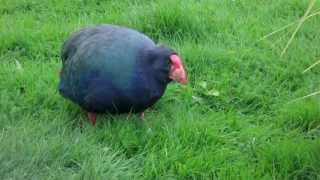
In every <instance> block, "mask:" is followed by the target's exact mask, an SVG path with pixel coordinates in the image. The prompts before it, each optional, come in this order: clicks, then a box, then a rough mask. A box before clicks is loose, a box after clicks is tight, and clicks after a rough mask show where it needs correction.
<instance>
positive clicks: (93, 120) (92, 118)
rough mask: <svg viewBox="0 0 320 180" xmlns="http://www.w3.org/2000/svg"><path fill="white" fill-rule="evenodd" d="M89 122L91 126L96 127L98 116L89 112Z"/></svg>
mask: <svg viewBox="0 0 320 180" xmlns="http://www.w3.org/2000/svg"><path fill="white" fill-rule="evenodd" d="M88 121H89V124H90V125H92V126H94V125H95V124H96V114H95V113H93V112H88Z"/></svg>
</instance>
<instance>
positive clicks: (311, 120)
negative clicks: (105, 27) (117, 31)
mask: <svg viewBox="0 0 320 180" xmlns="http://www.w3.org/2000/svg"><path fill="white" fill-rule="evenodd" d="M0 4H1V6H0V129H1V131H0V167H1V168H0V179H154V178H156V179H201V178H202V179H244V180H248V179H281V180H282V179H320V139H319V137H320V99H319V96H313V97H310V98H307V99H303V100H298V101H294V102H292V103H289V102H290V101H292V100H294V99H296V98H299V97H302V96H304V95H307V94H310V93H312V92H314V91H316V90H319V84H320V71H319V67H315V68H313V69H312V70H310V71H308V72H307V73H305V74H302V71H303V70H304V69H305V68H307V67H308V66H309V65H311V64H312V63H313V62H315V61H316V60H318V59H319V55H320V54H319V50H320V32H319V29H320V23H319V22H320V21H319V20H320V19H319V18H320V17H319V16H315V17H313V18H311V19H309V20H308V21H306V22H305V24H304V25H303V26H302V28H301V30H300V31H299V32H298V34H297V35H296V37H295V39H294V41H293V43H292V44H291V45H290V48H289V49H288V51H287V53H286V54H285V55H284V56H283V57H281V58H280V53H281V51H282V49H283V48H284V46H285V44H286V42H287V40H288V39H289V37H290V35H291V33H292V32H293V30H294V28H295V27H294V26H293V27H291V28H289V29H287V30H286V31H283V32H280V33H278V34H276V35H274V36H272V37H269V38H267V39H265V40H262V41H258V40H259V39H260V38H261V37H263V36H264V35H266V34H268V33H270V32H272V31H274V30H276V29H278V28H281V27H282V26H284V25H286V24H288V23H291V22H293V21H295V20H297V19H298V18H299V17H301V16H302V15H303V14H304V12H305V10H306V8H307V6H308V1H307V0H280V1H279V0H270V1H255V0H243V1H238V0H235V1H220V0H216V1H211V0H201V1H196V0H184V1H178V0H174V1H171V0H164V1H162V0H154V1H147V0H136V1H131V0H124V1H116V0H114V1H112V0H104V1H100V0H93V1H89V0H63V1H59V0H50V1H43V0H0ZM319 7H320V3H319V2H317V3H316V5H315V8H314V10H313V11H312V12H315V9H318V8H319ZM99 23H113V24H119V25H124V26H128V27H132V28H135V29H138V30H139V31H142V32H144V33H145V34H147V35H149V36H150V37H152V38H153V39H154V40H155V41H157V42H161V43H165V44H168V45H169V46H171V47H173V48H174V49H176V50H177V51H178V52H179V53H180V55H181V57H182V58H183V61H184V64H185V66H186V70H187V72H188V78H189V81H190V83H189V84H188V86H186V87H181V86H179V85H176V84H172V85H170V87H169V88H168V89H167V91H166V94H165V95H164V97H163V98H162V99H161V100H160V101H159V102H158V103H157V104H156V105H155V106H154V107H152V108H150V109H149V110H148V111H147V112H146V119H145V121H144V122H141V121H140V120H139V119H138V118H137V116H136V115H121V116H110V115H108V114H104V115H100V116H99V117H98V123H97V125H96V126H95V127H90V126H89V125H88V123H87V120H86V115H85V113H84V112H83V111H82V110H81V109H80V108H79V107H78V106H76V105H74V104H72V103H70V102H69V101H66V100H64V99H63V98H62V97H61V96H59V94H58V93H57V83H58V71H59V68H60V66H61V64H60V59H59V53H60V49H61V46H62V43H63V42H64V40H65V39H66V38H67V37H68V36H69V35H70V33H72V32H74V31H76V30H78V29H79V28H81V27H83V26H87V25H92V24H99ZM217 92H219V96H215V95H217V94H216V93H217Z"/></svg>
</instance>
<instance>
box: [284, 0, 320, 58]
mask: <svg viewBox="0 0 320 180" xmlns="http://www.w3.org/2000/svg"><path fill="white" fill-rule="evenodd" d="M315 2H316V0H310V3H309V6H308V8H307V10H306V12H305V13H304V15H303V16H302V18H301V19H300V20H299V23H298V25H297V27H296V29H295V30H294V32H293V33H292V35H291V37H290V39H289V41H288V43H287V45H286V46H285V47H284V49H283V50H282V52H281V54H280V57H282V56H283V55H284V54H285V53H286V51H287V49H288V48H289V46H290V44H291V43H292V41H293V39H294V37H295V36H296V34H297V32H298V31H299V29H300V28H301V26H302V24H303V23H304V21H305V20H306V17H307V16H308V14H309V13H310V11H311V9H312V8H313V6H314V4H315Z"/></svg>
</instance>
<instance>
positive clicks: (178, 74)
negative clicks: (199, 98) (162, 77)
mask: <svg viewBox="0 0 320 180" xmlns="http://www.w3.org/2000/svg"><path fill="white" fill-rule="evenodd" d="M169 78H170V79H172V80H174V81H176V82H178V83H180V84H187V83H188V80H187V76H186V72H185V70H184V68H183V65H182V62H181V60H180V57H179V56H178V55H176V54H173V55H171V56H170V72H169Z"/></svg>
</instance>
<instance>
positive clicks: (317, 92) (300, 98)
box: [289, 91, 320, 103]
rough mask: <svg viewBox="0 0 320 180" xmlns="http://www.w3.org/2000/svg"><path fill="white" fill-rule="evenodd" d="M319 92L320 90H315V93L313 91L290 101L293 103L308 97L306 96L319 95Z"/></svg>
mask: <svg viewBox="0 0 320 180" xmlns="http://www.w3.org/2000/svg"><path fill="white" fill-rule="evenodd" d="M318 94H320V91H316V92H313V93H311V94H308V95H305V96H302V97H299V98H297V99H294V100H292V101H290V102H289V103H293V102H296V101H299V100H302V99H306V98H308V97H311V96H315V95H318Z"/></svg>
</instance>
